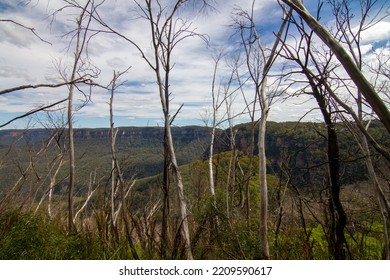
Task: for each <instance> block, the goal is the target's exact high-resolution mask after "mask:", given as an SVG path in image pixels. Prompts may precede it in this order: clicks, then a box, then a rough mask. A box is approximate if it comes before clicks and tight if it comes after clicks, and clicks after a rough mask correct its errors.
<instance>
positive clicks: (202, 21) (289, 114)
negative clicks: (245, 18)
mask: <svg viewBox="0 0 390 280" xmlns="http://www.w3.org/2000/svg"><path fill="white" fill-rule="evenodd" d="M2 2H3V3H7V4H9V5H10V6H11V7H12V9H5V10H2V9H0V17H1V18H13V19H17V20H18V21H20V22H22V23H23V24H25V25H27V26H31V27H34V28H35V30H36V32H37V33H38V34H39V35H40V36H41V37H42V38H44V39H45V40H47V41H50V42H51V43H52V45H49V44H47V43H44V42H42V41H40V40H39V39H38V38H37V37H36V36H34V34H32V33H31V32H29V31H28V30H23V32H16V31H17V30H19V28H18V27H17V26H14V25H12V24H11V25H10V24H8V23H7V24H5V23H0V49H1V52H0V64H1V67H0V85H1V86H0V90H1V89H5V88H10V87H13V86H18V85H22V84H27V83H44V82H53V81H58V80H59V75H58V73H57V70H56V68H55V66H54V63H53V61H60V60H61V61H62V62H63V65H68V67H70V66H71V61H72V53H73V49H72V46H70V48H69V49H68V47H69V45H68V44H69V40H70V38H71V37H69V36H68V37H61V35H63V34H65V32H68V31H70V30H72V29H73V28H74V27H75V26H74V22H75V19H76V18H77V16H78V13H77V12H76V11H75V10H72V9H67V10H65V11H62V12H58V13H55V12H56V11H58V9H59V8H61V7H62V6H63V5H64V2H63V1H61V0H46V1H45V0H40V1H36V2H34V1H33V2H34V3H32V4H31V5H29V6H27V7H23V6H17V5H16V4H15V3H16V2H17V1H16V2H15V1H10V0H7V1H4V0H3V1H2ZM131 3H133V2H132V1H130V0H111V1H106V2H105V3H104V4H103V5H102V6H101V7H100V8H99V15H100V16H101V17H102V18H103V19H104V20H105V21H107V22H108V23H109V24H110V25H112V26H113V27H114V28H117V29H118V30H120V31H121V32H122V33H123V35H125V36H128V37H129V38H131V39H132V40H134V42H136V43H137V44H138V45H139V46H140V47H141V48H142V51H143V52H144V54H145V55H146V57H147V58H149V59H152V57H153V52H152V48H151V40H150V35H149V33H148V32H149V25H148V23H147V22H146V21H143V20H142V19H139V18H138V19H137V18H136V17H137V14H136V13H135V12H134V6H133V5H131ZM250 4H251V1H247V0H227V1H218V2H217V7H216V8H217V11H216V12H212V13H210V14H208V15H203V16H198V17H196V18H195V19H193V24H192V27H193V28H196V31H197V32H199V33H202V34H207V35H208V36H209V38H210V44H211V45H210V46H209V47H208V46H207V45H206V44H205V43H204V42H203V41H202V40H200V39H199V38H198V39H197V38H189V39H188V40H185V41H183V42H182V43H181V44H180V45H179V46H178V47H177V48H176V49H175V51H174V56H173V61H174V62H175V63H176V64H175V65H174V67H173V70H172V76H171V85H170V86H171V88H170V89H171V91H172V95H171V97H172V101H171V102H172V103H171V104H172V111H174V110H176V109H177V108H179V106H180V105H181V104H184V107H183V108H182V111H181V113H180V115H179V116H178V117H177V122H178V123H181V124H182V123H188V124H191V123H194V122H196V123H199V119H200V115H201V112H202V110H203V109H202V108H208V107H210V105H211V97H210V91H211V79H212V73H213V67H214V62H213V60H212V54H213V53H214V50H215V49H218V48H219V47H220V46H223V47H225V48H227V49H229V48H231V46H230V45H228V43H229V40H231V38H230V35H231V30H229V28H228V26H229V24H231V12H232V10H233V8H234V7H241V8H243V9H247V10H249V9H250ZM53 13H55V17H51V16H52V15H54V14H53ZM255 13H256V17H257V18H258V19H259V24H260V26H261V28H262V33H264V35H265V36H268V37H269V38H273V36H274V35H273V34H272V32H269V35H268V33H267V32H268V31H269V30H268V29H267V28H268V25H270V26H272V28H273V27H274V26H277V24H278V22H279V20H280V17H281V10H280V8H279V7H278V5H277V3H276V1H275V0H263V1H259V0H258V1H257V2H256V7H255ZM182 15H183V17H186V18H191V17H192V15H191V14H190V13H183V14H182ZM93 28H95V29H97V28H101V27H100V26H98V25H97V24H96V23H94V24H93ZM276 28H277V27H276ZM389 32H390V24H389V23H383V24H381V25H378V26H376V27H375V32H373V33H375V34H371V32H370V33H367V34H366V33H365V34H364V37H363V39H364V41H363V42H364V44H365V45H364V49H363V50H364V53H368V52H369V50H370V48H371V46H372V43H373V42H374V41H375V40H376V39H378V38H381V39H383V38H389V36H390V35H389ZM386 36H387V37H386ZM88 54H89V56H90V59H91V61H92V63H93V64H94V65H95V66H96V67H98V68H99V69H100V70H101V73H100V76H99V79H98V82H99V83H101V84H102V85H108V84H109V82H110V81H111V79H112V75H113V70H119V71H123V70H125V69H126V68H128V67H129V66H132V67H131V69H130V70H129V71H128V73H126V74H125V75H123V76H122V77H121V78H122V79H121V80H122V81H128V83H127V84H126V85H125V86H123V87H121V88H119V89H118V90H117V95H116V97H115V115H116V116H117V117H118V118H128V119H132V120H133V122H132V123H134V124H135V123H136V120H137V119H143V120H145V119H150V120H158V119H160V118H161V116H162V113H161V104H160V100H159V96H158V92H157V85H156V84H155V77H154V73H153V72H152V71H151V69H150V67H149V66H148V65H147V64H146V63H145V61H144V60H143V59H142V58H141V55H140V53H139V51H138V50H137V49H136V48H135V47H134V46H132V45H131V44H130V43H129V42H127V41H126V40H124V39H122V38H119V37H117V36H112V35H110V34H105V33H99V34H96V35H95V36H93V37H92V38H91V40H90V41H89V45H88ZM221 71H223V70H221ZM246 90H250V89H249V88H248V89H246ZM66 94H67V89H66V88H63V89H55V90H53V89H50V90H49V89H39V90H34V91H26V92H19V93H17V94H7V95H5V96H2V97H1V99H0V102H1V104H2V109H1V110H0V116H1V114H2V113H4V112H9V113H23V112H26V111H28V110H30V109H32V108H33V107H34V106H40V105H43V104H49V103H50V102H55V101H58V100H60V99H62V98H65V97H66ZM250 95H251V92H248V96H250ZM32 96H34V97H33V98H32ZM82 98H83V97H82V96H78V97H77V99H80V100H81V99H82ZM108 98H109V94H108V93H107V91H105V90H101V89H98V88H95V89H94V90H93V95H92V103H90V104H88V105H87V106H86V107H84V108H83V109H82V110H80V111H79V112H78V113H77V116H78V117H79V120H78V122H79V125H80V126H82V123H83V118H84V119H85V120H87V119H93V118H96V119H99V120H100V119H101V121H102V125H100V126H106V125H107V124H108V122H106V120H105V118H107V116H108V104H107V102H108ZM295 101H297V100H295ZM295 101H291V102H290V103H288V102H285V103H282V104H279V103H278V104H275V105H274V106H273V108H272V109H271V113H270V119H274V120H278V121H282V120H293V119H294V118H295V119H297V116H301V115H302V112H304V110H305V109H308V108H311V107H310V106H313V104H309V103H300V102H295ZM294 102H295V103H294ZM3 108H6V109H3ZM243 108H244V101H243V100H242V98H241V96H240V95H238V96H237V98H236V99H235V101H234V111H235V112H236V113H238V112H241V111H242V110H243ZM221 114H223V110H222V109H221ZM244 118H245V117H243V119H244Z"/></svg>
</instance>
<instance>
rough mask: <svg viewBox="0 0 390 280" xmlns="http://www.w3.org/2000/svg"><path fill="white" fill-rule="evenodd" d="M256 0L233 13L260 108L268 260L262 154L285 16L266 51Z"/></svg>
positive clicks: (263, 190)
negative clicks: (271, 81)
mask: <svg viewBox="0 0 390 280" xmlns="http://www.w3.org/2000/svg"><path fill="white" fill-rule="evenodd" d="M254 5H255V1H253V2H252V9H251V11H250V12H247V11H244V10H242V9H238V10H236V11H235V18H234V21H235V26H236V28H237V30H238V33H239V35H240V38H241V43H242V46H243V49H244V55H245V61H246V66H247V67H246V68H247V69H246V70H247V72H248V75H249V77H250V80H251V82H253V83H254V85H255V93H254V96H255V97H254V99H255V100H256V99H257V100H258V102H259V106H260V118H259V120H258V124H259V130H258V143H257V147H258V156H259V190H260V217H259V218H260V252H259V257H260V258H262V259H269V257H270V253H269V244H268V185H267V177H266V175H267V163H266V155H265V132H266V123H267V119H268V114H269V110H270V106H271V104H272V101H273V99H274V98H275V96H276V92H273V93H269V92H267V91H268V90H269V88H268V86H269V84H268V82H267V80H268V73H269V71H270V69H271V66H272V65H273V63H274V61H275V58H276V57H277V52H278V46H279V42H280V38H281V36H282V34H283V32H284V27H285V25H286V22H287V19H288V16H287V13H286V14H284V17H283V19H282V23H281V26H280V28H279V31H278V33H277V35H276V38H275V41H274V43H273V46H272V48H271V49H270V50H266V48H265V47H264V46H263V44H262V42H261V40H260V35H259V33H258V30H257V26H256V24H255V14H254Z"/></svg>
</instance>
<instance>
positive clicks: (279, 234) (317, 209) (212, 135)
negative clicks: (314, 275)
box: [0, 0, 390, 260]
mask: <svg viewBox="0 0 390 280" xmlns="http://www.w3.org/2000/svg"><path fill="white" fill-rule="evenodd" d="M41 1H42V0H41ZM38 2H40V1H38ZM49 2H50V1H49ZM108 2H110V1H104V0H103V1H97V0H84V1H78V0H63V1H62V0H61V1H58V3H60V4H62V6H60V8H58V9H56V10H55V11H54V12H53V11H52V13H51V15H50V16H49V17H48V18H50V19H51V24H53V25H54V22H55V21H56V20H57V18H59V17H61V16H65V17H66V18H72V19H73V20H72V21H70V22H71V25H72V28H71V29H70V30H68V32H67V33H65V34H64V35H63V37H64V38H69V45H68V47H67V48H68V53H70V54H71V56H70V57H68V58H69V61H66V62H65V61H64V62H63V61H61V62H59V63H58V65H57V66H58V68H57V70H58V75H59V77H60V78H61V79H62V81H61V82H59V83H46V82H48V81H50V82H51V81H52V80H50V79H47V80H46V81H45V82H44V83H37V84H23V85H16V86H10V87H6V88H4V87H3V86H1V89H0V98H1V99H0V101H1V102H5V101H8V100H12V98H13V97H15V98H16V97H20V96H22V95H23V94H27V95H28V94H31V93H36V94H37V95H36V96H37V98H38V96H39V94H44V93H43V91H44V90H45V89H50V90H53V95H54V90H55V89H61V90H62V91H63V92H65V93H66V98H59V97H58V100H56V101H55V102H49V103H48V104H45V105H41V106H37V107H36V108H34V109H32V110H29V111H26V112H24V113H21V114H20V115H17V116H14V115H12V116H11V117H9V118H8V119H7V120H6V121H4V122H2V123H1V124H0V128H1V129H2V130H0V171H1V173H0V259H134V260H138V259H141V260H149V259H155V260H166V259H187V260H193V259H275V260H284V259H299V260H314V259H321V260H328V259H330V260H336V259H339V260H345V259H351V260H358V259H359V260H360V259H370V260H371V259H372V260H381V259H390V240H389V238H390V203H389V199H390V177H389V176H390V175H389V174H390V170H389V168H390V165H389V163H390V151H389V147H390V137H389V133H390V112H389V97H390V96H389V88H390V87H389V86H390V84H389V82H390V79H389V78H390V75H389V73H390V52H389V41H387V42H380V43H377V44H374V43H373V44H372V45H371V49H370V50H369V51H367V50H366V49H365V47H363V45H362V36H363V35H364V34H366V33H365V32H367V30H371V29H373V30H375V28H377V25H379V24H381V23H382V22H383V21H386V20H388V18H389V16H390V13H389V11H390V6H389V3H388V2H387V1H372V0H362V1H359V3H358V4H357V3H356V2H354V1H338V0H332V1H330V0H329V1H318V2H317V5H316V6H313V5H312V4H311V5H308V6H310V11H309V10H308V9H307V8H306V6H305V5H306V3H303V1H298V0H280V1H278V0H275V1H274V2H275V3H274V4H275V6H274V8H275V9H277V10H278V11H279V14H278V17H279V22H278V24H277V25H274V26H272V31H271V34H272V36H268V37H267V40H265V39H264V37H266V36H264V33H263V30H264V26H261V25H260V21H259V20H258V19H257V17H256V12H258V10H256V7H257V6H256V4H257V3H258V2H259V1H250V2H251V4H252V5H249V7H240V6H239V5H238V4H235V5H234V8H233V10H232V11H231V13H230V21H229V26H228V28H227V30H228V31H227V33H229V34H228V35H226V37H228V38H229V40H230V41H231V42H233V41H234V43H231V44H232V46H229V48H215V49H217V50H215V49H214V50H213V51H212V55H210V57H212V59H211V61H212V67H210V68H208V69H209V70H210V69H212V72H211V73H210V75H209V81H208V89H207V90H205V89H204V88H202V87H200V89H199V91H207V93H208V98H207V102H208V103H207V108H203V109H204V111H202V112H198V111H196V110H198V109H199V108H200V107H194V108H197V109H194V111H193V112H191V114H194V115H195V114H197V117H199V116H201V118H202V122H203V125H202V126H200V125H185V126H181V125H177V122H179V120H180V118H181V117H182V116H183V115H182V114H184V112H185V110H186V108H188V107H186V106H187V105H188V104H186V101H183V103H181V101H180V102H178V101H176V99H175V98H177V97H178V96H180V93H178V92H177V91H175V85H176V84H180V77H179V78H175V75H179V76H180V71H175V69H176V68H180V67H182V65H181V64H180V61H177V60H176V56H175V55H176V51H178V50H182V49H180V47H181V46H182V45H183V46H184V48H188V49H189V50H191V46H190V45H191V42H193V41H194V40H200V41H202V42H204V43H205V44H206V45H208V46H209V44H210V42H209V41H210V38H209V37H208V35H207V34H203V33H198V30H197V29H196V28H195V27H193V25H192V20H195V18H196V17H197V16H201V17H205V18H210V17H213V14H214V13H216V11H218V8H219V7H220V5H222V4H221V3H220V1H208V0H203V1H197V0H175V1H165V0H145V1H128V3H132V4H129V5H130V6H129V8H128V11H131V12H132V13H133V14H132V15H133V18H131V21H130V22H131V23H134V24H135V23H137V24H140V25H139V26H142V28H144V29H143V31H142V33H144V34H143V35H145V36H146V35H147V42H148V43H146V44H142V42H143V41H142V39H140V37H139V36H140V34H139V32H138V33H132V32H130V31H129V30H127V29H125V24H118V23H117V22H114V21H112V20H113V18H112V17H110V16H107V15H106V14H105V13H107V12H109V7H110V6H108ZM56 3H57V2H56ZM121 3H122V2H121ZM126 3H127V2H126ZM128 3H127V4H128ZM29 4H30V3H29V1H28V3H27V5H29ZM122 4H123V3H122ZM123 5H124V4H123ZM356 5H358V6H356ZM313 7H314V8H313ZM220 8H221V7H220ZM7 9H8V7H7V6H4V7H3V6H0V12H3V11H6V10H7ZM324 11H326V16H327V17H329V15H330V17H331V20H330V21H329V22H323V18H322V16H324V14H325V12H324ZM129 13H130V12H129ZM5 15H6V14H5ZM356 20H357V21H356ZM127 23H128V22H127ZM0 24H12V25H15V28H21V29H23V30H24V31H25V32H28V33H32V34H31V36H34V37H35V39H36V40H39V41H41V42H42V43H43V44H47V43H49V42H47V41H46V39H44V38H42V37H41V36H40V35H39V33H38V32H37V31H36V30H35V28H30V27H28V26H27V25H24V24H23V23H22V22H19V21H18V20H16V19H12V18H10V19H1V21H0ZM0 27H1V26H0ZM53 29H54V28H53ZM62 31H63V30H62ZM138 31H139V30H138ZM63 32H65V31H63ZM268 35H269V34H268ZM271 37H272V38H271ZM99 38H101V39H102V40H108V41H109V40H120V42H121V44H128V48H129V53H132V54H134V53H136V55H137V56H138V57H139V58H140V59H142V62H143V63H144V67H145V68H146V69H147V71H148V73H149V74H148V75H149V76H148V78H149V79H150V80H151V81H152V82H150V81H148V82H149V84H148V86H153V97H151V98H153V99H158V101H159V106H161V108H160V110H161V115H160V123H161V125H160V126H154V125H151V126H144V127H141V126H138V127H135V126H116V125H115V123H116V118H117V116H116V115H115V112H117V111H116V106H118V103H116V102H115V101H116V98H118V97H121V96H122V98H123V95H128V98H129V99H132V96H131V94H132V92H131V90H130V89H131V87H130V86H129V84H130V85H131V86H134V85H138V84H140V83H141V82H144V81H139V82H138V81H137V82H134V81H133V82H132V83H126V79H127V77H128V76H129V75H130V76H131V75H132V74H131V73H132V69H131V66H128V67H126V68H121V70H118V69H115V70H114V71H112V77H111V78H110V80H109V81H108V82H107V83H103V80H104V79H103V78H102V77H101V76H102V69H99V67H98V66H97V65H95V64H94V62H93V61H94V60H93V56H94V55H96V50H95V51H94V49H93V48H94V46H95V45H94V44H96V46H98V45H99V41H98V39H99ZM270 38H271V39H270ZM108 41H105V42H108ZM265 42H266V43H265ZM102 44H103V43H102ZM186 44H188V45H186ZM210 52H211V51H210ZM94 53H95V54H94ZM368 56H369V58H370V59H368V58H367V57H368ZM66 63H68V65H67V66H65V64H66ZM195 63H196V61H194V64H195ZM209 64H210V63H209ZM208 66H210V65H208ZM175 67H176V68H175ZM144 70H145V69H144ZM150 77H151V78H150ZM145 84H146V83H145ZM142 86H144V85H142ZM191 86H192V87H197V86H199V85H197V84H193V85H191ZM133 89H134V87H133ZM41 90H42V92H41ZM98 91H104V92H105V94H106V95H105V98H106V99H105V100H104V102H105V105H106V107H105V108H106V109H107V112H108V113H107V116H108V117H107V118H109V123H107V125H103V128H76V127H75V118H76V117H79V116H83V115H82V112H83V110H85V111H86V110H87V109H88V108H89V107H88V106H89V105H90V104H91V103H93V101H92V100H94V95H96V94H97V92H98ZM127 91H129V92H127ZM45 94H48V93H45ZM182 94H183V95H184V93H182ZM58 96H60V95H58ZM80 96H81V97H82V98H81V99H82V102H81V103H80ZM51 97H52V96H51ZM62 97H63V96H62ZM302 97H306V98H307V99H305V101H303V102H309V101H310V102H312V103H311V104H313V107H312V108H310V109H309V110H306V111H305V110H304V111H302V112H301V111H300V112H296V115H299V116H298V120H294V121H284V122H275V121H271V120H270V119H269V117H270V112H272V110H273V108H275V107H277V106H276V105H277V104H281V103H283V102H288V101H289V100H294V99H299V98H302ZM50 100H52V99H50ZM121 100H122V102H123V99H121ZM299 100H303V99H299ZM16 103H17V102H16ZM189 103H191V102H189ZM205 103H206V101H204V103H202V104H205ZM126 104H127V103H126ZM238 104H241V105H242V107H241V108H238ZM119 105H120V104H119ZM143 105H145V106H144V107H143V108H144V110H149V108H147V107H148V105H149V104H143ZM189 106H190V105H189ZM141 107H142V106H141ZM151 107H152V106H151ZM96 108H99V107H96ZM130 109H132V108H130ZM0 110H3V108H2V109H0ZM199 110H200V109H199ZM4 111H5V112H6V110H5V109H4ZM195 111H196V112H195ZM313 111H316V112H317V113H318V114H317V115H316V116H317V117H316V118H315V119H313V120H312V121H307V120H306V119H305V117H306V116H307V115H309V114H310V113H312V112H313ZM280 114H283V112H280ZM7 116H9V115H7ZM132 117H133V116H132ZM81 118H82V117H81ZM3 119H4V118H2V120H3ZM21 119H24V120H30V121H31V122H33V121H34V122H35V126H38V127H28V126H27V127H26V128H25V129H21V128H19V129H12V124H13V123H17V122H18V121H20V120H21ZM27 123H29V122H27Z"/></svg>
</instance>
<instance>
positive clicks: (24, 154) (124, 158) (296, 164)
mask: <svg viewBox="0 0 390 280" xmlns="http://www.w3.org/2000/svg"><path fill="white" fill-rule="evenodd" d="M337 130H338V137H339V143H340V152H341V156H342V158H341V166H340V168H341V174H342V176H341V180H342V183H344V184H347V183H352V182H355V181H361V180H366V179H367V172H366V169H365V165H364V160H363V155H362V153H361V152H360V151H359V147H358V145H357V144H356V142H355V141H356V140H355V139H354V138H353V136H352V135H351V133H350V132H349V131H348V129H347V128H346V127H345V126H344V125H343V124H341V123H340V124H339V125H338V127H337ZM230 131H231V130H230V129H225V130H222V129H219V130H218V131H217V139H216V143H215V148H214V153H215V154H217V153H221V152H225V151H228V150H231V144H230V143H231V141H230V135H231V133H230ZM234 131H237V134H236V138H235V141H234V143H235V146H236V148H237V149H238V150H240V151H242V152H243V153H244V154H247V155H248V154H249V153H250V150H251V149H250V147H251V140H250V139H251V124H248V123H247V124H241V125H237V126H236V127H234ZM369 131H370V133H371V134H372V135H373V136H374V137H375V139H377V141H378V142H380V143H381V144H383V146H385V147H390V139H389V137H388V134H387V131H386V130H385V129H384V128H383V126H382V125H381V124H380V123H379V122H373V123H372V124H371V126H370V128H369ZM53 132H54V130H49V129H30V130H0V163H1V165H0V170H1V173H0V174H1V175H0V183H1V184H0V189H2V188H6V187H7V186H11V185H12V184H13V182H14V181H15V180H17V178H19V177H20V176H21V174H22V171H23V169H24V168H27V165H28V163H29V162H30V159H31V161H36V163H34V164H35V165H36V168H37V171H38V170H40V169H41V170H43V169H42V168H44V167H43V166H47V165H48V164H50V160H51V159H52V158H53V157H54V156H55V155H56V154H58V153H59V151H60V150H59V149H58V146H57V145H56V143H58V144H60V146H61V145H62V146H63V145H65V146H66V142H67V141H66V131H65V130H63V131H61V132H60V133H58V134H56V137H54V139H53V141H52V142H51V144H50V146H49V148H48V150H47V154H48V155H43V154H45V153H41V154H38V155H37V152H38V151H39V150H40V149H41V148H42V147H44V146H45V145H46V144H47V139H48V138H49V135H50V134H51V133H53ZM210 132H211V130H210V128H206V127H199V126H186V127H173V128H172V133H173V140H174V144H175V150H176V153H177V158H178V161H179V164H180V165H183V164H188V163H190V162H192V161H194V160H204V159H206V158H207V156H208V148H209V141H210ZM163 137H164V129H163V128H162V127H120V128H119V129H118V134H117V140H116V150H117V153H118V157H119V159H120V161H121V164H122V168H123V171H124V173H125V177H126V178H130V177H133V176H135V177H136V178H144V177H148V176H152V175H156V174H158V173H160V172H162V164H163ZM254 139H255V149H254V153H255V154H256V153H257V146H256V142H257V129H255V133H254ZM75 145H76V169H77V174H76V175H77V177H78V178H79V179H80V180H82V181H88V179H89V178H90V175H91V172H96V174H97V176H101V178H102V180H107V178H108V177H109V175H110V171H111V154H110V145H111V144H110V130H109V129H108V128H96V129H87V128H85V129H75ZM266 153H267V158H268V161H269V165H268V170H267V172H268V173H271V174H274V175H275V176H278V174H279V173H280V166H281V165H282V164H283V165H284V166H285V167H286V168H287V169H288V170H289V172H290V174H291V175H292V177H293V179H294V180H295V181H296V182H297V184H298V183H299V186H301V187H305V186H310V185H312V184H313V183H315V181H316V180H323V178H324V176H326V175H325V174H326V173H325V172H324V170H326V160H327V157H326V128H325V125H324V124H323V123H296V122H285V123H276V122H268V125H267V135H266ZM374 154H375V152H374ZM64 158H65V159H66V158H67V154H66V152H65V153H64ZM374 159H375V157H374ZM40 165H42V166H40ZM66 172H67V166H66V162H65V164H64V167H63V170H62V181H63V183H64V184H65V183H66ZM37 173H39V172H37ZM37 176H38V175H37Z"/></svg>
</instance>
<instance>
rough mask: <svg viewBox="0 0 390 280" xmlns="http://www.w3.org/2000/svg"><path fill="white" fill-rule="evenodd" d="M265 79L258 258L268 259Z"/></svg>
mask: <svg viewBox="0 0 390 280" xmlns="http://www.w3.org/2000/svg"><path fill="white" fill-rule="evenodd" d="M266 85H267V77H266V76H265V77H264V78H263V83H262V85H261V93H260V94H261V96H260V98H261V100H262V102H261V118H260V121H259V136H258V149H259V186H260V257H261V258H262V259H269V257H270V256H269V244H268V185H267V159H266V155H265V131H266V126H267V118H268V112H269V107H268V101H267V100H266V92H265V91H266Z"/></svg>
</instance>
